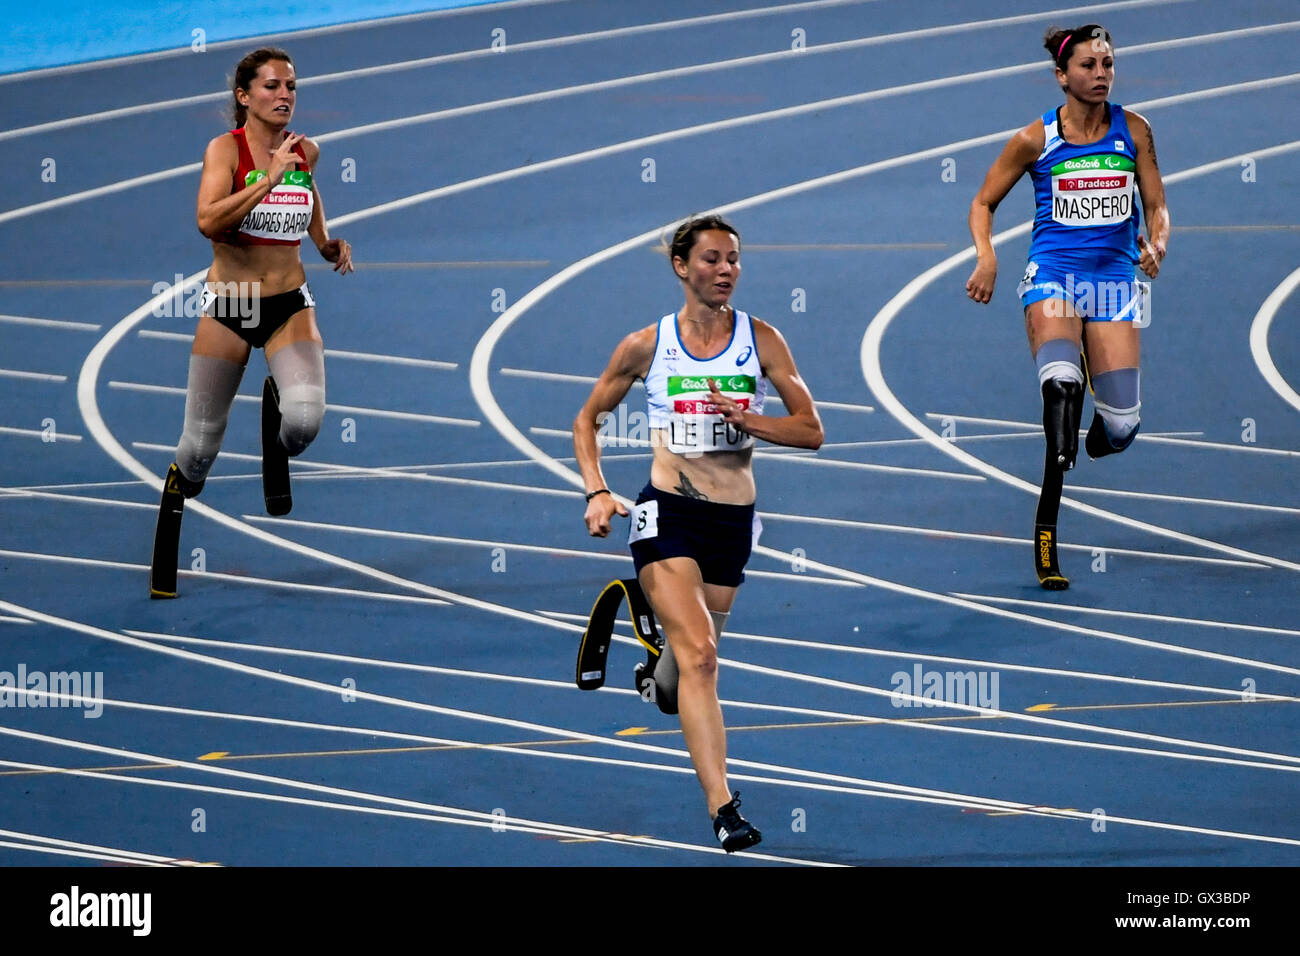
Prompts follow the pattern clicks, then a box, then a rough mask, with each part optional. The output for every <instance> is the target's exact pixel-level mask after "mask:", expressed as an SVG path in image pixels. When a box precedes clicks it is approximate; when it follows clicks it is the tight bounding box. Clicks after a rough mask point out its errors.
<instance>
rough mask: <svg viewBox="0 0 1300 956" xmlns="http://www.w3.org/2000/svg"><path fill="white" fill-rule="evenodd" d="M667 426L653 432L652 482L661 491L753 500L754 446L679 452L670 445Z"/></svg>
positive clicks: (730, 500) (741, 501) (738, 501)
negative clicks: (672, 449)
mask: <svg viewBox="0 0 1300 956" xmlns="http://www.w3.org/2000/svg"><path fill="white" fill-rule="evenodd" d="M667 433H668V430H667V429H664V428H655V429H652V430H651V432H650V442H651V445H652V446H653V448H654V463H653V464H652V465H651V466H650V483H651V484H652V485H654V486H655V487H656V488H659V489H661V490H662V491H668V492H672V493H673V494H678V495H685V496H686V497H688V498H701V499H707V500H709V501H713V502H717V503H718V504H724V505H750V504H753V503H754V498H755V488H754V468H753V459H754V449H753V448H744V449H741V450H740V451H712V452H697V453H695V454H689V455H678V454H676V453H675V452H672V451H669V450H668V448H667Z"/></svg>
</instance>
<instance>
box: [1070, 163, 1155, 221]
mask: <svg viewBox="0 0 1300 956" xmlns="http://www.w3.org/2000/svg"><path fill="white" fill-rule="evenodd" d="M1136 169H1137V167H1136V166H1135V165H1134V163H1133V160H1131V159H1129V158H1128V157H1127V156H1117V155H1115V154H1114V153H1104V154H1098V155H1096V156H1080V157H1078V158H1076V159H1067V160H1065V161H1064V162H1060V163H1057V164H1056V165H1055V166H1053V167H1052V219H1053V220H1055V221H1056V222H1059V223H1061V225H1063V226H1111V225H1114V224H1116V223H1120V222H1123V221H1124V220H1126V219H1128V218H1129V217H1130V216H1131V215H1133V195H1134V188H1133V187H1134V182H1135V177H1136Z"/></svg>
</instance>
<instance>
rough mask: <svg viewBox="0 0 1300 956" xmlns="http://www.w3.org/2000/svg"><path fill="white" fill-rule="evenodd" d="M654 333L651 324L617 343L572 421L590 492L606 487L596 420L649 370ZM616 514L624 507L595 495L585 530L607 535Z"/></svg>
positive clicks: (624, 513) (580, 466) (655, 329)
mask: <svg viewBox="0 0 1300 956" xmlns="http://www.w3.org/2000/svg"><path fill="white" fill-rule="evenodd" d="M657 333H658V327H657V326H654V325H650V326H647V327H646V328H644V329H641V330H640V331H637V332H633V333H632V334H631V335H629V336H627V337H626V338H624V339H623V341H622V342H619V343H618V347H617V348H616V349H614V354H613V355H612V356H611V357H610V360H609V365H607V366H606V367H605V371H604V372H602V373H601V375H600V378H599V379H597V380H596V384H595V386H593V387H592V389H591V394H590V395H588V396H587V401H586V402H585V403H583V406H582V408H580V409H579V410H578V416H577V417H576V418H575V419H574V420H573V453H574V454H575V455H576V456H577V458H578V470H579V471H581V472H582V480H583V483H584V484H585V485H586V487H587V491H588V492H589V493H590V492H592V491H596V490H598V489H601V488H606V487H608V486H607V485H606V484H605V475H604V474H603V473H602V472H601V470H600V447H599V446H598V445H597V444H596V430H597V429H598V428H599V427H600V425H599V423H598V422H597V420H596V419H597V417H598V416H599V415H601V414H602V413H608V412H612V411H613V410H614V409H615V407H617V405H618V403H619V402H621V401H623V399H624V398H625V397H626V396H627V393H628V390H629V389H630V388H631V387H632V383H633V382H635V381H636V380H637V378H639V377H642V376H644V375H645V374H646V372H648V371H649V370H650V360H651V359H652V358H653V357H654V348H655V337H656V335H657ZM616 513H617V514H620V515H622V516H623V517H627V509H626V508H624V507H623V506H622V505H621V504H619V503H618V501H616V500H615V498H614V496H613V495H612V494H600V495H596V496H595V497H594V498H592V499H591V500H590V501H588V502H587V513H586V515H585V520H586V522H587V531H589V532H590V533H591V534H592V535H593V536H594V537H599V538H603V537H605V535H607V534H609V522H610V519H611V518H613V516H614V515H615V514H616Z"/></svg>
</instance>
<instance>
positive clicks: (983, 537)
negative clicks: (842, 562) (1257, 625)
mask: <svg viewBox="0 0 1300 956" xmlns="http://www.w3.org/2000/svg"><path fill="white" fill-rule="evenodd" d="M759 517H761V518H762V519H763V520H764V521H767V520H769V519H771V520H772V521H793V522H801V523H803V524H818V525H826V526H828V527H834V528H861V529H863V530H866V531H887V532H892V533H895V534H913V535H920V536H922V537H927V538H948V539H950V540H954V541H978V542H980V543H987V544H1007V545H1014V546H1016V547H1025V548H1029V547H1033V542H1032V541H1030V540H1028V539H1026V538H1013V537H1009V536H1007V535H1000V534H986V533H982V532H976V531H949V530H947V529H944V528H919V527H915V526H912V525H899V524H883V523H881V522H878V521H858V520H857V519H855V518H821V517H817V516H815V515H792V514H782V513H777V512H769V511H762V512H759ZM1058 547H1059V548H1060V549H1061V550H1063V551H1064V550H1070V551H1088V552H1091V553H1095V552H1097V551H1104V552H1105V553H1106V554H1120V555H1128V556H1131V557H1137V558H1154V559H1156V560H1159V561H1190V562H1193V563H1195V564H1216V565H1227V566H1229V567H1241V568H1264V569H1267V568H1268V565H1266V564H1260V563H1259V562H1257V561H1236V560H1233V559H1232V558H1207V557H1203V556H1202V555H1199V554H1168V553H1166V552H1163V551H1137V550H1133V549H1130V548H1111V547H1106V546H1104V545H1100V544H1060V545H1058Z"/></svg>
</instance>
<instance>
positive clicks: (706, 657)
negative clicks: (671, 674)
mask: <svg viewBox="0 0 1300 956" xmlns="http://www.w3.org/2000/svg"><path fill="white" fill-rule="evenodd" d="M674 636H676V637H677V642H676V644H675V645H674V647H673V657H674V659H675V660H676V662H677V672H678V675H679V677H680V678H681V679H689V678H694V679H695V680H705V681H712V680H714V679H715V678H716V677H717V675H718V648H717V645H716V644H714V642H713V639H712V634H711V629H710V628H709V626H708V624H707V623H706V624H703V625H702V626H696V627H693V628H691V629H689V630H686V631H684V632H681V633H680V635H674Z"/></svg>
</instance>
